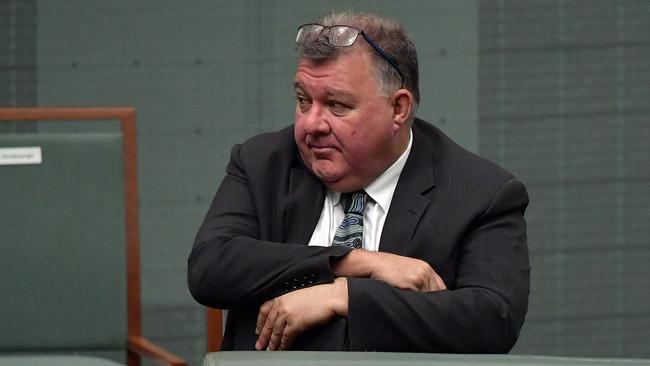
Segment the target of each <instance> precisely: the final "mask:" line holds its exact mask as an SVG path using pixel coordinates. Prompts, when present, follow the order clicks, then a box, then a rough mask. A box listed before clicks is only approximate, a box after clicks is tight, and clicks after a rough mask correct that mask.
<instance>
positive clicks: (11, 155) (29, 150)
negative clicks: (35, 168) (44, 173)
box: [0, 146, 43, 165]
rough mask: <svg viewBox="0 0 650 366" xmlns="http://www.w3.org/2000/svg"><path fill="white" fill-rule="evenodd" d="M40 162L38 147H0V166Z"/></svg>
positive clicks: (39, 149)
mask: <svg viewBox="0 0 650 366" xmlns="http://www.w3.org/2000/svg"><path fill="white" fill-rule="evenodd" d="M42 161H43V160H42V158H41V148H40V147H38V146H29V147H0V165H24V164H40V163H41V162H42Z"/></svg>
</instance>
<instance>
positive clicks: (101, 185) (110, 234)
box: [0, 108, 185, 366]
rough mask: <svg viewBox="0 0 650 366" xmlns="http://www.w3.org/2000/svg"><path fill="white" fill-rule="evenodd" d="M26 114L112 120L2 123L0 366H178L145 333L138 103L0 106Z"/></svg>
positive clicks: (5, 115)
mask: <svg viewBox="0 0 650 366" xmlns="http://www.w3.org/2000/svg"><path fill="white" fill-rule="evenodd" d="M24 120H42V121H44V122H45V121H61V120H65V121H73V120H81V121H78V122H77V123H79V124H81V125H83V124H84V123H86V125H87V122H84V121H83V120H101V121H107V122H106V123H111V122H112V123H119V126H120V128H119V129H115V132H106V131H104V132H90V133H88V132H75V133H60V132H57V133H42V132H34V133H32V132H28V133H24V132H23V133H0V288H1V291H2V301H0V328H1V329H2V332H0V365H3V366H4V365H58V364H61V365H111V364H116V363H115V362H114V361H115V360H113V361H111V360H109V359H106V358H100V357H98V356H97V355H116V357H115V359H117V361H126V363H127V364H128V365H131V366H132V365H139V364H140V358H141V356H144V357H147V358H150V359H153V360H155V361H159V362H160V363H163V364H167V365H185V362H184V361H183V360H181V359H180V358H178V357H176V356H175V355H173V354H171V353H169V352H167V351H165V350H163V349H162V348H160V347H158V346H156V345H154V344H153V343H151V342H149V341H148V340H146V339H145V338H143V337H142V335H141V320H140V317H141V315H140V263H139V232H138V193H137V181H136V158H135V153H136V150H135V112H134V110H133V109H131V108H85V109H80V108H68V109H62V108H54V109H44V108H29V109H0V127H1V126H2V125H1V124H2V123H3V122H4V121H24ZM116 120H117V121H119V122H116ZM109 121H110V122H109ZM13 123H19V122H13ZM21 123H22V122H21ZM49 123H57V122H48V124H49ZM102 123H104V122H102ZM5 130H6V129H5ZM0 131H3V130H2V129H0ZM16 148H18V150H17V149H16ZM39 154H40V159H39V158H38V155H39ZM39 160H40V161H39Z"/></svg>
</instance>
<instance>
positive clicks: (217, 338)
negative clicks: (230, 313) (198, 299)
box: [206, 308, 223, 352]
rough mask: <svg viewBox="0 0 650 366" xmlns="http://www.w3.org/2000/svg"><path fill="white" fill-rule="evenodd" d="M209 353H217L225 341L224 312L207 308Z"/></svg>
mask: <svg viewBox="0 0 650 366" xmlns="http://www.w3.org/2000/svg"><path fill="white" fill-rule="evenodd" d="M206 319H207V322H206V323H207V329H206V333H207V340H208V342H207V351H208V352H217V351H219V349H220V348H221V341H222V340H223V312H222V311H221V310H219V309H212V308H207V311H206Z"/></svg>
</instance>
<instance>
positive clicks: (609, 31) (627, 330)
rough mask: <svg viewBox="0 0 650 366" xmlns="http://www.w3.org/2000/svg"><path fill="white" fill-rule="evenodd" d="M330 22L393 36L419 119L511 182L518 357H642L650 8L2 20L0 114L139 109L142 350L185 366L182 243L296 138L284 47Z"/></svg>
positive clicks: (287, 9) (105, 7)
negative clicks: (233, 151) (407, 60)
mask: <svg viewBox="0 0 650 366" xmlns="http://www.w3.org/2000/svg"><path fill="white" fill-rule="evenodd" d="M331 9H359V10H367V11H372V12H376V13H379V14H383V15H387V16H390V17H393V18H395V19H397V20H399V21H400V22H402V23H403V24H404V25H405V27H406V29H407V30H409V32H410V33H411V35H412V37H413V39H414V41H415V43H416V45H417V46H418V51H419V56H420V70H421V92H422V103H421V106H420V110H419V113H418V114H419V116H420V117H422V118H424V119H427V120H429V121H431V122H433V123H435V124H436V125H438V126H439V127H441V128H442V129H443V130H445V131H446V132H448V133H449V134H450V135H451V136H452V137H453V138H454V139H455V140H456V141H458V142H459V143H461V145H463V146H465V147H467V148H468V149H470V150H472V151H475V152H478V153H479V154H480V155H483V156H485V157H487V158H489V159H492V160H494V161H496V162H498V163H500V164H502V165H504V166H505V167H506V168H508V169H510V170H512V171H513V172H514V173H515V174H517V175H518V176H519V177H520V178H521V179H522V180H523V181H524V182H525V183H526V185H527V187H528V189H529V192H530V196H531V205H530V207H529V209H528V212H527V216H526V217H527V221H528V224H529V232H528V233H529V244H530V249H531V261H532V265H533V273H532V275H533V278H532V291H531V307H530V311H529V315H528V318H527V323H526V324H525V326H524V330H523V332H522V336H521V340H520V342H519V343H518V345H517V346H516V348H515V352H519V353H537V354H553V355H568V356H570V355H582V356H621V357H650V348H649V347H648V346H647V339H649V338H650V310H649V308H648V306H647V302H648V300H649V299H650V273H649V271H650V270H649V268H650V266H648V265H647V263H649V262H650V249H649V248H650V226H649V225H647V223H648V222H650V189H649V188H648V187H650V184H648V183H649V181H650V169H649V167H650V144H648V143H647V141H649V140H650V122H649V121H650V110H649V108H648V101H649V100H650V87H649V85H650V66H649V65H650V64H649V63H648V62H647V60H648V59H649V58H650V2H648V1H644V0H535V1H533V0H529V1H522V0H478V1H477V0H467V1H453V0H448V1H430V0H421V1H401V2H396V1H385V0H383V1H369V0H368V1H354V2H351V1H339V0H337V1H328V2H322V1H304V0H303V1H295V0H291V1H289V0H287V1H279V0H276V1H253V0H244V1H234V0H231V1H225V0H224V1H187V2H180V1H172V0H162V1H152V0H146V1H137V2H135V1H125V0H121V1H111V2H108V1H106V2H101V1H81V0H67V1H37V0H4V1H0V106H31V105H41V106H47V105H66V106H102V105H132V106H135V107H136V108H137V111H138V144H139V146H138V154H139V156H138V159H139V160H138V163H139V180H140V197H141V237H142V254H143V261H142V270H143V273H142V277H143V302H144V323H145V324H144V325H145V333H146V334H147V335H148V336H150V337H151V338H153V339H154V340H156V341H158V342H160V343H162V344H163V345H165V346H167V347H169V348H171V349H172V350H173V351H175V352H177V353H179V354H181V355H182V356H183V357H185V358H187V359H188V360H190V361H191V363H192V364H198V363H199V360H200V357H201V356H200V355H201V354H202V352H203V349H204V348H203V340H204V314H203V310H202V309H201V307H200V306H198V305H196V304H195V303H194V302H193V300H192V299H191V298H190V296H189V293H188V291H187V289H186V285H185V260H186V257H187V254H188V252H189V249H190V246H191V243H192V240H193V236H194V234H195V233H196V231H197V229H198V225H199V224H200V222H201V220H202V218H203V215H204V214H205V212H206V210H207V207H208V205H209V202H210V200H211V198H212V195H213V194H214V192H215V190H216V188H217V186H218V184H219V182H220V181H221V178H222V176H223V170H224V167H225V164H226V162H227V159H228V154H229V150H230V148H231V146H232V145H233V144H235V143H237V142H241V141H243V140H244V139H246V138H247V137H250V136H252V135H254V134H257V133H260V132H263V131H269V130H273V129H278V128H280V127H283V126H286V125H288V124H290V123H291V122H292V114H293V113H292V110H293V101H292V91H291V81H292V77H293V72H294V68H295V64H296V56H295V53H294V37H295V31H296V28H297V27H298V26H299V25H300V24H302V23H305V22H309V21H313V20H315V19H316V18H317V17H318V16H319V15H320V14H322V13H324V12H326V11H329V10H331ZM5 126H8V127H2V128H3V130H0V133H2V132H18V133H20V132H21V130H22V131H24V130H33V129H43V130H45V128H46V127H43V126H41V125H38V124H36V125H33V124H13V125H12V124H9V125H5Z"/></svg>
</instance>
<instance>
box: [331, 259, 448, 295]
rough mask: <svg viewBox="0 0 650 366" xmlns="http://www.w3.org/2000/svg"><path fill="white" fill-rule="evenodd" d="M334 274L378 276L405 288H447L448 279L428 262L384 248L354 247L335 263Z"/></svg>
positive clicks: (419, 289)
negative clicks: (442, 276) (384, 250)
mask: <svg viewBox="0 0 650 366" xmlns="http://www.w3.org/2000/svg"><path fill="white" fill-rule="evenodd" d="M334 274H336V275H337V276H345V277H369V278H374V279H377V280H381V281H384V282H386V283H388V284H389V285H391V286H393V287H396V288H400V289H404V290H414V291H422V292H425V291H440V290H446V289H447V286H446V285H445V282H444V281H443V280H442V278H441V277H440V276H438V274H437V273H436V272H435V271H434V270H433V268H431V266H430V265H429V264H428V263H427V262H425V261H423V260H420V259H416V258H410V257H403V256H400V255H396V254H390V253H383V252H369V251H366V250H352V251H351V252H350V253H348V254H347V255H346V256H345V257H343V259H341V260H340V261H339V262H338V263H336V264H335V265H334Z"/></svg>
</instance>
